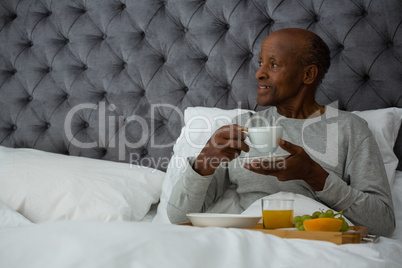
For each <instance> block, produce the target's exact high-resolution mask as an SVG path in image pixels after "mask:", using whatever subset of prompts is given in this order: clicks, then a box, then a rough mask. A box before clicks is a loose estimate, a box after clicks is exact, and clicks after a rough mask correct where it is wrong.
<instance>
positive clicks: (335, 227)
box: [303, 218, 343, 232]
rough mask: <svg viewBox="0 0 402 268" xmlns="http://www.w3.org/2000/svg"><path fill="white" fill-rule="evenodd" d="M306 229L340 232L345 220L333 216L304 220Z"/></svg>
mask: <svg viewBox="0 0 402 268" xmlns="http://www.w3.org/2000/svg"><path fill="white" fill-rule="evenodd" d="M303 225H304V229H305V230H306V231H313V232H339V231H340V230H341V228H342V225H343V221H342V220H340V219H333V218H317V219H311V220H307V221H304V222H303Z"/></svg>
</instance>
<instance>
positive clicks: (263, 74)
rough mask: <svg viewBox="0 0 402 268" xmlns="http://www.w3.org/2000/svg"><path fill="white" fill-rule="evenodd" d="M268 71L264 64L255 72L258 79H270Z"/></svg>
mask: <svg viewBox="0 0 402 268" xmlns="http://www.w3.org/2000/svg"><path fill="white" fill-rule="evenodd" d="M268 77H269V76H268V72H266V70H265V68H264V67H263V66H260V68H259V69H258V70H257V72H255V78H257V79H258V80H261V79H268Z"/></svg>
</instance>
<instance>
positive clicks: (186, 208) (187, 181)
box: [167, 158, 230, 223]
mask: <svg viewBox="0 0 402 268" xmlns="http://www.w3.org/2000/svg"><path fill="white" fill-rule="evenodd" d="M194 161H195V159H194V158H189V159H188V160H187V163H186V169H185V172H184V173H183V175H182V176H181V178H180V179H179V180H178V181H177V183H176V184H175V186H174V187H173V190H172V194H171V196H170V199H169V201H168V204H167V214H168V217H169V220H170V221H171V222H172V223H178V222H185V221H188V218H187V216H186V214H187V213H197V212H204V211H205V210H206V209H207V208H208V207H209V206H210V205H212V203H213V202H214V201H215V200H217V199H218V198H219V197H220V196H221V195H222V194H223V193H224V192H225V190H226V189H227V188H228V187H229V184H230V182H229V178H228V175H227V172H228V170H227V164H226V163H222V164H221V165H220V166H219V168H218V169H216V171H215V173H214V174H213V175H210V176H201V175H200V174H198V173H197V172H195V171H194V169H193V167H192V165H193V162H194Z"/></svg>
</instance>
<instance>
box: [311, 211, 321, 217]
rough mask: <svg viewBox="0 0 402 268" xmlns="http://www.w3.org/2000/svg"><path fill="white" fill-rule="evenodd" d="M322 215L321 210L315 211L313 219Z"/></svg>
mask: <svg viewBox="0 0 402 268" xmlns="http://www.w3.org/2000/svg"><path fill="white" fill-rule="evenodd" d="M320 215H321V211H316V212H314V213H313V215H312V217H313V219H317V218H318V217H319V216H320Z"/></svg>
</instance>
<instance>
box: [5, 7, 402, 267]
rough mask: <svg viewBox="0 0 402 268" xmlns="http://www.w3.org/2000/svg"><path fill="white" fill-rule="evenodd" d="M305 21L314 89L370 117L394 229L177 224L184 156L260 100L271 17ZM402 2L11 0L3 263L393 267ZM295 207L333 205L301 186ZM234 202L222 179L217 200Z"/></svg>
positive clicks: (397, 238) (231, 208) (399, 231)
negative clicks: (336, 232) (365, 237)
mask: <svg viewBox="0 0 402 268" xmlns="http://www.w3.org/2000/svg"><path fill="white" fill-rule="evenodd" d="M288 27H298V28H304V29H309V30H311V31H313V32H315V33H317V34H318V35H320V36H321V37H322V38H323V40H324V41H325V42H326V43H327V44H328V46H329V48H330V50H331V67H330V70H329V72H328V74H327V75H326V77H325V79H324V81H323V83H322V84H321V85H320V87H319V89H318V91H317V94H316V98H317V100H318V102H319V103H320V104H322V105H328V104H331V105H335V106H336V107H338V108H339V109H341V110H346V111H350V112H353V113H355V114H357V115H358V116H360V117H362V118H363V119H365V120H366V121H367V122H368V125H369V128H370V129H371V131H372V132H373V134H374V136H375V138H376V141H377V143H378V144H379V147H380V150H381V154H382V157H383V161H384V165H385V167H386V171H387V177H388V181H389V183H390V186H391V189H392V194H393V202H394V209H395V215H396V229H395V231H394V233H393V234H392V236H391V237H380V239H379V240H378V241H377V242H376V243H369V242H368V243H367V242H366V243H357V244H343V245H336V244H334V243H331V242H327V241H315V240H306V239H284V238H280V237H278V236H274V235H269V234H264V233H261V232H257V231H253V230H245V229H239V228H218V227H208V228H198V227H192V226H185V225H176V224H170V222H169V220H168V217H167V214H166V205H167V201H168V199H169V196H170V194H171V191H172V187H173V186H174V184H175V182H176V181H177V178H178V176H180V173H181V172H183V168H184V162H183V161H185V159H186V158H187V157H189V156H195V155H197V154H198V153H199V152H200V150H201V149H202V147H203V145H204V144H205V142H206V141H207V139H208V138H209V136H210V135H211V134H212V133H213V132H214V130H216V129H217V128H219V127H220V126H222V125H225V124H228V123H230V121H231V119H232V118H233V117H234V116H236V115H238V114H240V113H243V112H246V111H259V110H261V109H264V107H259V106H258V105H257V103H256V93H255V88H256V81H255V78H254V73H255V71H256V70H257V68H258V54H259V50H260V46H261V42H262V40H263V39H264V38H265V37H266V36H267V35H268V34H269V33H271V32H272V31H275V30H279V29H282V28H288ZM401 120H402V2H401V1H399V0H386V1H369V0H353V1H352V0H339V1H330V0H319V1H313V0H287V1H280V0H164V1H161V0H127V1H125V0H122V1H118V0H101V1H97V0H73V1H63V0H2V1H1V2H0V267H41V268H43V267H160V266H161V265H162V266H163V267H229V266H230V267H253V266H255V267H262V266H263V265H265V266H268V267H296V266H297V267H300V266H309V267H323V266H327V267H339V266H344V267H400V263H401V260H402V259H401V254H402V197H401V196H402V163H401V161H400V160H401V159H402V131H401ZM277 195H278V196H280V197H289V196H291V197H292V198H294V199H295V200H296V203H297V204H298V206H297V207H295V214H302V213H312V212H313V211H315V210H317V209H326V207H325V205H323V204H320V203H317V202H315V201H313V200H309V199H308V198H306V197H303V196H299V195H295V194H292V193H286V192H280V193H277ZM259 210H260V208H259V207H258V206H251V207H250V209H247V210H246V211H241V210H240V209H239V207H238V206H237V204H236V195H235V191H234V190H233V189H229V190H228V191H227V192H226V193H225V194H224V196H223V197H222V198H221V199H220V200H219V201H218V202H217V203H216V204H215V205H214V206H212V207H211V208H210V212H221V213H222V212H225V213H243V214H247V213H248V214H253V213H258V212H259Z"/></svg>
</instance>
